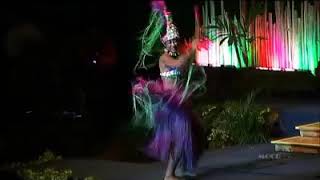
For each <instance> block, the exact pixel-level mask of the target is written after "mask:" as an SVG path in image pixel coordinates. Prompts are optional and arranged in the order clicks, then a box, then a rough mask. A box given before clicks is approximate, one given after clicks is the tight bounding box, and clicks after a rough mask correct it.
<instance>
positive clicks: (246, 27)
mask: <svg viewBox="0 0 320 180" xmlns="http://www.w3.org/2000/svg"><path fill="white" fill-rule="evenodd" d="M263 9H264V6H263V4H262V3H261V2H260V3H257V4H255V5H254V6H251V7H250V9H249V12H248V14H247V16H246V17H243V16H241V17H236V16H229V15H228V14H227V13H226V14H223V15H221V16H219V17H217V18H215V25H210V26H207V27H205V29H207V30H209V29H215V30H217V32H216V34H215V35H214V36H213V37H210V38H211V39H212V40H218V39H219V40H220V43H219V44H220V45H222V44H223V43H224V42H228V46H234V48H235V51H236V55H237V58H238V63H239V66H240V67H242V64H244V66H245V67H248V65H249V58H248V54H247V53H248V51H249V46H250V44H251V43H252V42H253V41H255V40H256V39H265V38H263V37H256V36H254V34H252V33H251V31H250V24H252V23H254V20H255V19H256V17H257V16H258V15H259V14H261V13H262V12H263ZM242 60H243V62H242Z"/></svg>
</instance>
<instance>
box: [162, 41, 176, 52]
mask: <svg viewBox="0 0 320 180" xmlns="http://www.w3.org/2000/svg"><path fill="white" fill-rule="evenodd" d="M177 45H178V42H177V39H172V40H168V41H166V42H165V46H166V49H167V50H168V51H170V52H172V53H176V52H177Z"/></svg>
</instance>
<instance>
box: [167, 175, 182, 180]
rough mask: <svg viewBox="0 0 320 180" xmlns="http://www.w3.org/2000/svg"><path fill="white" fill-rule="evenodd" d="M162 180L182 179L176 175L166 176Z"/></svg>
mask: <svg viewBox="0 0 320 180" xmlns="http://www.w3.org/2000/svg"><path fill="white" fill-rule="evenodd" d="M164 180H183V178H179V177H177V176H166V177H165V178H164Z"/></svg>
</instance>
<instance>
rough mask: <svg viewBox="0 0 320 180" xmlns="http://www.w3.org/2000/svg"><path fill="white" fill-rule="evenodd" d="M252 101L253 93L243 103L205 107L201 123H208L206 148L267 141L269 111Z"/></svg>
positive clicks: (228, 102) (229, 102) (233, 102)
mask: <svg viewBox="0 0 320 180" xmlns="http://www.w3.org/2000/svg"><path fill="white" fill-rule="evenodd" d="M254 97H255V93H250V94H249V95H248V96H247V98H246V99H245V100H240V101H227V102H225V103H224V104H222V105H221V107H220V108H217V106H208V108H207V110H206V111H204V113H203V114H202V119H203V120H204V121H205V123H209V124H208V127H207V128H208V133H207V140H208V143H209V147H216V148H217V147H218V148H223V147H225V146H229V145H235V144H240V145H242V144H255V143H262V142H267V141H268V139H269V134H270V132H269V129H268V128H266V127H267V126H268V122H267V118H266V116H267V114H268V113H269V112H270V109H269V108H268V107H264V106H260V105H257V104H255V103H254ZM210 109H211V110H210ZM214 109H215V110H214ZM219 109H220V110H219Z"/></svg>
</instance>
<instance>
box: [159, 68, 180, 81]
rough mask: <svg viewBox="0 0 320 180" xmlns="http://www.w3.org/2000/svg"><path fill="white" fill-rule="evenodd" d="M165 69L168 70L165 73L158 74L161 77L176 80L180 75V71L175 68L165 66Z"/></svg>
mask: <svg viewBox="0 0 320 180" xmlns="http://www.w3.org/2000/svg"><path fill="white" fill-rule="evenodd" d="M166 68H167V69H168V70H167V71H165V72H162V73H160V76H161V77H165V78H176V77H178V76H180V75H181V71H180V70H179V68H177V67H170V66H166Z"/></svg>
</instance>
